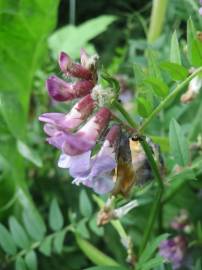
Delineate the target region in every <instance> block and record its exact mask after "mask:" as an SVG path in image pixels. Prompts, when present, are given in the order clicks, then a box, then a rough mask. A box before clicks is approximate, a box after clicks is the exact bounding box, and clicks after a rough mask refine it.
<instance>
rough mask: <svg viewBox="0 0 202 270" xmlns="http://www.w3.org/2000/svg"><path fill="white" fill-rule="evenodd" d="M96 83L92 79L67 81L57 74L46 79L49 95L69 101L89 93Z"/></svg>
mask: <svg viewBox="0 0 202 270" xmlns="http://www.w3.org/2000/svg"><path fill="white" fill-rule="evenodd" d="M93 86H94V84H93V83H92V81H78V82H76V83H67V82H65V81H64V80H62V79H60V78H58V77H57V76H51V77H49V78H48V80H47V81H46V88H47V89H48V92H49V95H50V96H51V97H52V98H53V99H55V100H57V101H68V100H72V99H75V98H79V97H83V96H85V95H87V94H89V93H90V92H91V90H92V88H93Z"/></svg>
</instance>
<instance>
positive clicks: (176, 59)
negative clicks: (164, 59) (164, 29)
mask: <svg viewBox="0 0 202 270" xmlns="http://www.w3.org/2000/svg"><path fill="white" fill-rule="evenodd" d="M170 62H172V63H176V64H179V65H181V56H180V47H179V43H178V39H177V33H176V31H175V32H174V33H173V35H172V38H171V48H170Z"/></svg>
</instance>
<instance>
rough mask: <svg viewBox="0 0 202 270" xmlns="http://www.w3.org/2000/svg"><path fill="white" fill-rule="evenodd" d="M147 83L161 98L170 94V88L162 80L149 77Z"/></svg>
mask: <svg viewBox="0 0 202 270" xmlns="http://www.w3.org/2000/svg"><path fill="white" fill-rule="evenodd" d="M145 83H148V84H149V85H150V86H151V87H152V89H153V91H154V92H155V94H156V95H157V96H159V97H166V96H167V94H168V91H169V89H168V86H167V85H166V84H165V83H164V82H163V81H162V80H160V79H157V78H154V77H149V78H147V79H146V80H145Z"/></svg>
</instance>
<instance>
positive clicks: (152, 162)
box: [140, 139, 164, 189]
mask: <svg viewBox="0 0 202 270" xmlns="http://www.w3.org/2000/svg"><path fill="white" fill-rule="evenodd" d="M140 143H141V145H142V148H143V149H144V151H145V154H146V156H147V158H148V160H149V164H150V166H151V169H152V172H153V174H154V176H155V178H156V180H157V182H158V185H159V188H160V189H164V185H163V180H162V178H161V175H160V172H159V169H158V166H157V164H156V161H155V160H154V157H153V154H152V150H151V147H150V145H149V144H148V143H147V142H146V140H145V139H143V140H141V141H140Z"/></svg>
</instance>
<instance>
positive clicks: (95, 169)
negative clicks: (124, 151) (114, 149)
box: [90, 155, 116, 178]
mask: <svg viewBox="0 0 202 270" xmlns="http://www.w3.org/2000/svg"><path fill="white" fill-rule="evenodd" d="M115 167H116V161H115V160H114V159H113V158H111V157H109V156H105V155H103V156H100V157H97V158H95V160H94V163H93V165H92V170H91V173H90V177H91V178H94V177H97V176H98V175H101V174H104V173H106V172H110V171H112V170H113V169H114V168H115Z"/></svg>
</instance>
